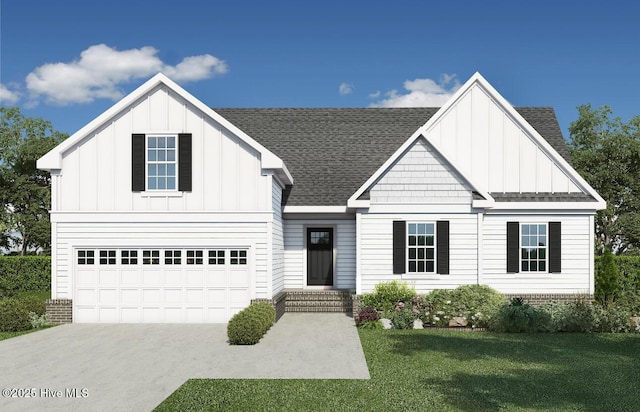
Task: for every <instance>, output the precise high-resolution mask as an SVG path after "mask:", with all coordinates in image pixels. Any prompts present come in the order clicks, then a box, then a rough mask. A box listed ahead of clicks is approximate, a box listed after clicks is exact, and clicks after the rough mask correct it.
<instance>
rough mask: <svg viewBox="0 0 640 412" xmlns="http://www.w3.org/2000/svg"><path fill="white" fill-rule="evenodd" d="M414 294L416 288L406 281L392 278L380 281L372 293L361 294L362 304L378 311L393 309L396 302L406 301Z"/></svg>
mask: <svg viewBox="0 0 640 412" xmlns="http://www.w3.org/2000/svg"><path fill="white" fill-rule="evenodd" d="M415 295H416V290H415V289H414V288H413V287H409V285H408V284H407V283H406V282H402V281H399V280H392V281H390V282H381V283H378V284H377V285H376V286H375V289H374V291H373V292H372V293H367V294H364V295H362V300H361V302H362V305H363V306H369V307H372V308H376V309H378V310H379V311H382V312H384V311H390V310H393V309H394V308H395V306H396V303H398V302H405V303H406V302H408V301H409V300H411V298H412V297H414V296H415Z"/></svg>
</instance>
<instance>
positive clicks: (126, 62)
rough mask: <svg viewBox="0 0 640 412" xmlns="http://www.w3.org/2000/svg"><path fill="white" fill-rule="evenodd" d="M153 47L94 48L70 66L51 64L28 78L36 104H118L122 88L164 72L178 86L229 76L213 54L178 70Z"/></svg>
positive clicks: (193, 59)
mask: <svg viewBox="0 0 640 412" xmlns="http://www.w3.org/2000/svg"><path fill="white" fill-rule="evenodd" d="M157 54H158V50H157V49H156V48H154V47H151V46H145V47H142V48H139V49H129V50H122V51H120V50H116V49H115V48H112V47H109V46H107V45H105V44H98V45H95V46H91V47H89V48H88V49H86V50H84V51H83V52H82V53H81V54H80V59H78V60H74V61H72V62H69V63H47V64H44V65H42V66H40V67H37V68H36V69H35V70H34V71H33V72H31V73H29V75H27V79H26V83H27V89H28V90H29V92H30V94H31V97H32V100H35V101H37V100H38V99H39V98H44V100H45V101H46V102H47V103H53V104H58V105H68V104H73V103H90V102H92V101H94V100H95V99H111V100H118V99H120V98H121V97H122V96H123V95H124V93H123V92H122V91H121V90H120V88H119V86H120V85H122V84H125V83H128V82H131V81H134V80H138V79H141V78H146V77H150V76H151V75H153V74H155V73H157V72H163V73H165V74H166V75H167V76H169V77H170V78H172V79H173V80H175V81H178V82H188V81H196V80H202V79H206V78H209V77H212V76H214V75H216V74H224V73H226V72H227V65H226V63H225V62H224V61H222V60H220V59H218V58H217V57H214V56H212V55H210V54H204V55H200V56H190V57H185V58H184V59H183V60H182V61H181V62H180V63H178V64H177V65H175V66H170V65H168V64H165V63H164V62H162V60H160V58H158V56H157Z"/></svg>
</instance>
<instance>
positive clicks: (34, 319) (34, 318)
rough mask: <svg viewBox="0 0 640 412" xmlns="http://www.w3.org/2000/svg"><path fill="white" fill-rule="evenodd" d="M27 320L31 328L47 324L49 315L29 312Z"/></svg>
mask: <svg viewBox="0 0 640 412" xmlns="http://www.w3.org/2000/svg"><path fill="white" fill-rule="evenodd" d="M29 322H30V323H31V327H32V328H33V329H39V328H42V327H45V326H47V325H48V324H49V315H47V314H46V313H45V314H43V315H38V314H37V313H35V312H29Z"/></svg>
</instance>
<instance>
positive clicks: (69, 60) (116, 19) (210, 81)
mask: <svg viewBox="0 0 640 412" xmlns="http://www.w3.org/2000/svg"><path fill="white" fill-rule="evenodd" d="M639 12H640V5H639V4H638V3H637V2H632V1H612V2H603V1H591V0H586V1H580V2H578V1H548V0H537V1H527V2H524V1H512V0H511V1H483V2H480V1H465V0H461V1H457V2H447V1H439V2H436V1H425V0H423V1H401V0H397V1H395V2H391V1H384V2H382V1H377V0H369V1H344V0H343V1H334V0H323V1H321V2H305V1H299V0H297V1H268V2H267V1H243V0H235V1H231V0H225V1H214V0H208V1H207V0H181V1H176V0H174V1H168V0H167V1H165V0H157V1H153V2H151V1H135V0H128V1H122V0H111V1H108V2H94V1H88V0H65V1H51V0H4V1H2V2H1V3H0V13H1V15H0V19H1V21H0V23H1V25H0V36H1V38H0V84H1V86H0V103H1V104H2V105H3V106H19V107H20V108H21V111H22V112H23V113H24V114H25V115H27V116H32V117H42V118H44V119H47V120H50V121H51V122H52V123H53V126H54V128H55V129H56V130H59V131H62V132H66V133H69V134H72V133H73V132H75V131H77V130H78V129H80V128H81V127H82V126H84V125H85V124H86V123H88V122H89V121H91V120H92V119H93V118H95V117H97V116H98V115H100V114H101V113H102V112H103V111H104V110H106V109H108V108H109V107H110V106H111V105H113V104H114V103H115V101H117V100H118V99H119V98H120V97H122V96H123V95H125V94H127V93H129V92H131V91H132V90H134V89H135V88H136V87H137V86H139V85H140V84H142V83H143V82H144V81H146V80H147V79H148V78H150V77H151V76H153V74H155V73H156V72H157V71H159V70H162V71H163V72H165V74H167V75H169V77H171V78H172V79H173V80H175V81H176V82H178V83H179V84H181V85H182V86H183V87H184V88H185V89H187V90H188V91H189V92H190V93H192V94H193V95H194V96H195V97H197V98H198V99H200V100H202V101H203V102H204V103H206V104H207V105H209V106H211V107H368V106H376V105H377V106H384V105H388V106H398V105H422V106H439V105H441V104H442V102H443V101H444V100H446V98H447V97H448V96H449V95H451V94H452V93H453V92H454V91H455V88H456V87H457V86H458V85H459V84H461V83H464V82H465V81H466V80H467V79H468V78H469V77H470V76H471V75H472V74H473V73H474V72H476V71H479V72H480V73H481V74H482V75H483V76H484V77H485V78H486V79H487V80H488V81H489V82H490V83H491V84H492V85H493V86H494V87H495V88H496V89H497V90H498V92H500V93H501V94H502V95H503V96H504V97H505V98H506V99H507V100H508V101H510V102H511V103H512V104H513V105H515V106H552V107H554V108H555V110H556V113H557V115H558V118H559V121H560V125H561V128H562V131H563V133H564V135H565V137H568V126H569V123H570V122H571V121H572V120H575V119H576V117H577V111H576V107H577V106H578V105H581V104H585V103H591V104H593V105H594V106H600V105H603V104H608V105H610V106H611V107H612V109H613V111H614V114H615V115H618V116H620V117H622V118H623V120H625V121H626V120H628V119H629V118H630V117H632V116H635V115H640V105H639V104H638V102H639V101H640V100H639V98H638V96H640V76H638V74H639V72H640V25H639V24H638V23H637V16H638V13H639Z"/></svg>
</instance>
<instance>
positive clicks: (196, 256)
mask: <svg viewBox="0 0 640 412" xmlns="http://www.w3.org/2000/svg"><path fill="white" fill-rule="evenodd" d="M202 264H203V257H202V250H187V265H202Z"/></svg>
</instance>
